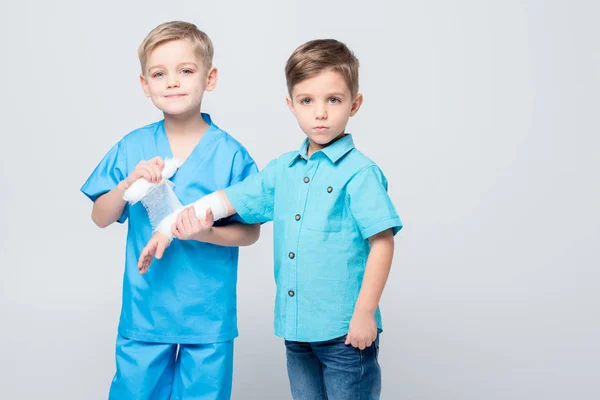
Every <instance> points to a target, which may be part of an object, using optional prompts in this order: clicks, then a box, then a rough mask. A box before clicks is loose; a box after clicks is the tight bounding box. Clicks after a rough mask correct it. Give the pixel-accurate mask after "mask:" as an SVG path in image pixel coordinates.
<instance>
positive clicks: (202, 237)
mask: <svg viewBox="0 0 600 400" xmlns="http://www.w3.org/2000/svg"><path fill="white" fill-rule="evenodd" d="M212 234H213V227H212V226H211V227H210V228H208V229H204V230H201V231H200V232H198V233H196V234H195V235H194V236H193V237H192V238H193V239H194V240H196V241H198V242H205V243H206V242H208V241H209V239H210V237H211V236H212Z"/></svg>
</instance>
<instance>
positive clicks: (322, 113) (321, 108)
mask: <svg viewBox="0 0 600 400" xmlns="http://www.w3.org/2000/svg"><path fill="white" fill-rule="evenodd" d="M315 119H319V120H321V119H327V105H326V104H324V103H321V102H319V103H317V105H316V107H315Z"/></svg>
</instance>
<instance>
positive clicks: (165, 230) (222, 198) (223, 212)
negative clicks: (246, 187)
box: [156, 190, 236, 240]
mask: <svg viewBox="0 0 600 400" xmlns="http://www.w3.org/2000/svg"><path fill="white" fill-rule="evenodd" d="M191 206H192V207H194V214H195V215H196V218H198V219H204V218H206V211H207V210H208V209H209V208H210V209H211V210H212V213H213V217H214V220H215V221H218V220H220V219H223V218H227V217H229V216H231V215H233V214H235V213H236V211H235V209H234V208H233V206H232V205H231V203H230V202H229V200H228V199H227V196H226V195H225V192H224V191H222V190H219V191H217V192H214V193H211V194H209V195H206V196H204V197H202V198H200V199H199V200H197V201H196V202H194V203H193V204H192V205H191ZM181 211H182V209H180V210H177V211H174V212H172V213H171V214H169V215H168V216H167V217H165V218H164V219H163V220H162V221H161V222H160V224H159V225H158V227H157V228H156V231H157V232H159V233H161V234H162V235H164V236H166V237H167V238H169V240H173V232H172V227H173V224H174V223H175V222H176V221H177V216H178V215H179V213H180V212H181Z"/></svg>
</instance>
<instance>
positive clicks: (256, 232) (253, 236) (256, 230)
mask: <svg viewBox="0 0 600 400" xmlns="http://www.w3.org/2000/svg"><path fill="white" fill-rule="evenodd" d="M259 238H260V224H255V225H253V226H252V229H251V231H250V234H249V235H248V243H247V244H246V246H251V245H253V244H254V243H256V242H257V241H258V239H259Z"/></svg>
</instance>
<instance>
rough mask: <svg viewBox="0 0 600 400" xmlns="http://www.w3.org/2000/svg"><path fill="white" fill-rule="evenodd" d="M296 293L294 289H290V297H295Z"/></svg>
mask: <svg viewBox="0 0 600 400" xmlns="http://www.w3.org/2000/svg"><path fill="white" fill-rule="evenodd" d="M295 294H296V293H294V291H293V290H290V291H289V292H288V296H290V297H294V295H295Z"/></svg>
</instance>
